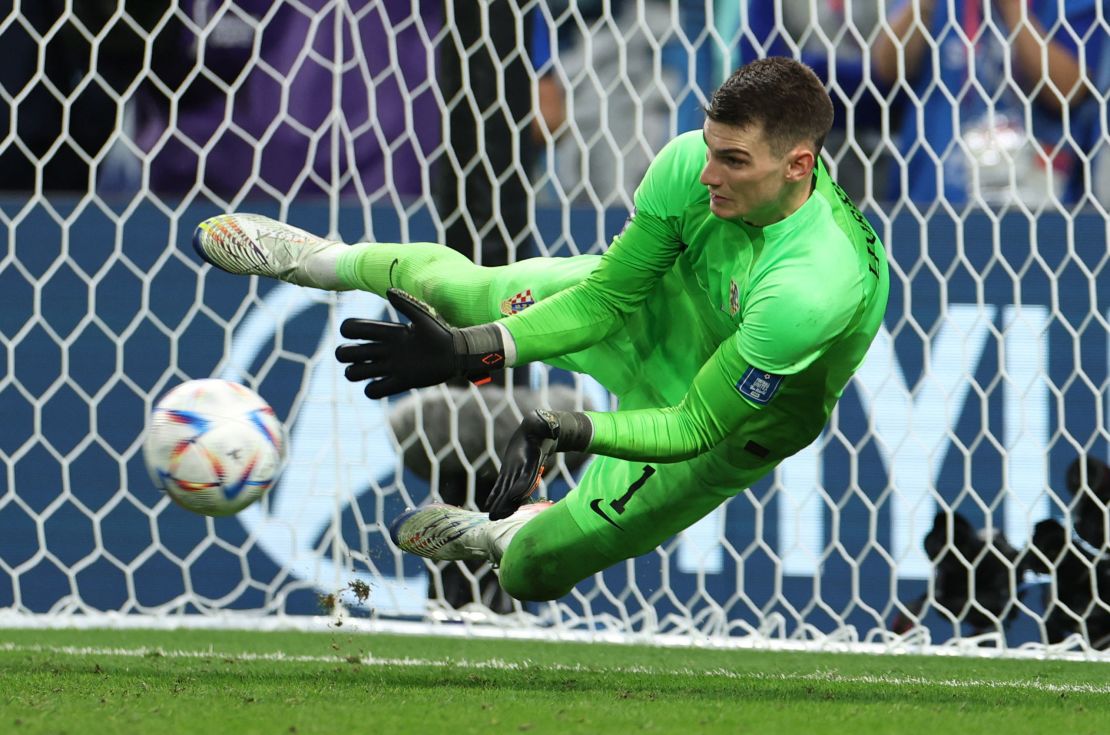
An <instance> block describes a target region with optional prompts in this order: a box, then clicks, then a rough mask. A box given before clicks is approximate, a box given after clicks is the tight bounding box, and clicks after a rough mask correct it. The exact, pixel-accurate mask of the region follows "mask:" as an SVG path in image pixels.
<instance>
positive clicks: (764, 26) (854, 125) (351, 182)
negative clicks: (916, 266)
mask: <svg viewBox="0 0 1110 735" xmlns="http://www.w3.org/2000/svg"><path fill="white" fill-rule="evenodd" d="M3 6H6V8H4V7H3ZM1098 6H1099V3H1098V2H1097V0H1069V2H1067V3H1058V2H1056V0H1029V1H1028V2H1027V1H1026V0H893V1H891V2H882V1H881V0H854V1H853V0H818V1H817V2H815V3H787V2H775V3H767V2H743V3H736V4H729V3H717V4H716V7H714V3H706V2H704V1H703V0H678V1H677V2H671V1H670V0H609V1H608V2H602V0H579V1H578V2H568V1H567V0H542V1H541V2H536V0H531V1H530V2H525V1H523V0H507V1H506V2H504V3H493V4H475V3H473V2H471V1H470V0H351V1H350V2H347V3H340V4H335V3H331V2H329V1H328V0H304V1H303V2H298V3H284V2H282V3H271V2H263V1H262V0H176V2H172V1H171V0H147V1H144V2H138V1H137V0H88V2H83V3H76V4H70V3H67V2H65V0H42V2H38V3H31V4H27V3H23V4H19V6H18V8H17V7H15V6H14V5H13V3H12V2H11V1H10V0H8V2H6V3H3V4H0V13H4V15H5V16H9V15H12V14H13V13H16V12H18V14H19V15H20V16H21V22H18V23H9V24H7V25H6V27H5V28H4V30H3V32H2V33H0V37H2V38H3V40H4V42H5V43H6V45H7V47H8V48H9V49H12V51H13V53H11V54H10V55H9V59H10V60H11V63H9V64H6V65H4V68H3V69H2V70H0V85H2V87H3V90H4V94H3V95H2V97H0V104H2V105H3V106H4V107H6V108H7V109H6V110H5V111H6V112H8V113H9V114H7V115H4V119H5V120H9V121H10V122H9V126H12V127H13V129H10V130H9V131H7V132H8V135H9V136H12V140H13V142H14V144H12V145H8V146H5V148H4V151H3V153H2V154H0V162H2V164H3V165H2V166H0V187H2V188H3V189H7V190H15V191H28V190H36V189H42V190H49V191H55V190H63V191H72V192H85V191H91V190H94V189H95V190H96V191H98V192H100V193H109V192H119V191H122V192H128V191H131V192H133V191H139V190H151V191H154V192H157V193H159V194H163V195H189V194H193V195H196V194H198V193H200V194H203V195H212V196H215V197H220V198H223V199H225V200H226V199H231V198H233V197H236V196H247V195H249V196H256V197H259V196H260V197H267V196H268V197H273V198H275V199H281V198H283V197H290V196H309V195H314V194H315V195H319V194H326V193H334V192H340V193H342V194H344V195H350V196H360V197H362V198H363V199H364V200H366V201H371V202H373V201H378V200H390V199H396V198H401V199H407V198H416V197H422V196H425V195H432V196H434V200H435V203H436V207H437V209H438V210H439V213H440V216H441V217H442V218H444V228H445V232H446V234H447V235H449V236H450V237H447V238H446V239H447V240H448V241H449V242H461V243H462V244H463V245H464V246H466V247H474V248H477V249H479V250H481V251H482V253H483V257H484V258H485V259H486V260H488V261H489V262H496V261H498V260H499V259H501V258H502V256H500V255H499V252H500V251H503V250H504V249H505V246H506V245H507V244H509V243H515V244H517V245H520V244H522V243H524V242H525V240H526V237H525V236H524V235H523V234H522V233H523V231H524V230H525V229H526V223H527V206H528V205H529V204H530V203H534V202H535V201H536V198H537V197H538V198H539V199H540V201H544V200H545V199H546V201H548V202H567V201H569V202H578V203H586V204H591V205H594V206H616V207H627V206H629V204H630V201H631V195H632V192H633V191H634V189H635V186H636V185H637V183H638V181H639V178H640V176H641V175H642V174H643V172H644V170H645V169H646V167H647V165H648V163H649V162H650V161H651V159H652V157H653V156H654V154H655V153H656V152H657V151H658V149H659V148H660V147H661V146H662V145H663V144H664V143H665V142H666V141H667V140H668V139H669V138H670V137H671V136H673V135H674V134H675V133H676V132H681V131H684V130H689V129H693V128H696V127H698V126H699V125H700V124H701V114H700V110H701V105H702V104H703V103H704V102H705V95H706V94H707V93H708V92H709V91H710V90H711V89H712V88H713V86H714V85H715V84H716V83H717V82H719V81H720V80H721V79H722V78H723V76H724V75H725V73H726V72H727V71H728V70H730V69H732V68H734V67H735V66H737V65H739V64H741V63H743V62H745V61H747V60H750V59H752V58H757V57H760V56H766V55H775V54H785V55H792V56H798V57H800V58H802V59H803V60H804V61H806V62H807V63H808V64H809V65H810V66H812V67H813V68H814V69H815V70H816V71H817V72H818V74H819V75H820V76H821V77H822V78H824V79H826V80H827V81H828V84H829V87H830V90H831V92H832V96H833V99H834V101H835V102H836V104H837V107H838V109H837V113H838V114H837V127H836V129H835V131H834V133H833V135H832V136H831V137H830V139H829V141H828V142H827V149H826V157H827V160H828V161H829V163H830V165H831V166H832V168H833V170H834V173H835V174H836V176H837V177H838V179H839V180H840V182H841V183H842V185H843V186H844V187H845V188H846V189H847V190H848V192H849V193H850V194H852V195H853V196H855V197H856V198H857V199H859V200H861V201H863V202H864V203H865V204H867V205H870V206H881V205H883V204H887V203H892V202H899V201H910V202H913V203H915V204H916V205H917V206H919V207H921V208H927V207H930V206H932V205H933V204H934V203H936V202H938V201H941V202H944V203H947V204H948V205H951V206H952V207H954V208H956V209H957V210H959V209H961V208H963V207H964V206H965V205H970V206H1005V205H1007V204H1014V203H1018V202H1020V203H1023V204H1025V205H1028V206H1031V207H1038V206H1041V205H1053V204H1061V205H1063V206H1064V207H1067V208H1071V207H1073V206H1075V205H1080V204H1089V203H1091V202H1093V201H1100V202H1103V203H1105V202H1106V201H1107V200H1108V199H1110V181H1107V179H1108V178H1110V174H1108V171H1110V162H1108V159H1110V155H1107V154H1106V153H1105V149H1106V148H1107V145H1108V141H1110V137H1108V135H1107V131H1106V130H1105V126H1106V123H1105V120H1104V117H1105V116H1104V115H1102V114H1100V113H1101V111H1102V110H1104V109H1105V104H1104V95H1105V90H1106V89H1108V88H1110V55H1108V54H1107V52H1106V42H1107V35H1108V33H1110V29H1108V28H1107V26H1106V24H1105V22H1100V20H1099V15H1100V9H1099V7H1098ZM121 8H122V11H121ZM148 39H149V40H151V41H152V43H150V44H149V45H148ZM40 51H41V53H40ZM337 70H338V72H337ZM445 107H446V109H448V110H449V112H448V113H447V114H444V113H443V112H442V110H443V109H444V108H445ZM13 113H14V114H13ZM13 124H14V125H13ZM63 133H65V135H62V134H63ZM387 182H388V185H387ZM516 202H520V203H521V205H522V206H520V207H517V206H516V205H515V204H514V203H516ZM502 209H503V210H504V211H500V212H499V215H500V216H499V217H494V216H493V212H494V210H502ZM516 210H519V212H516ZM461 212H462V213H465V215H464V214H460V213H461ZM514 212H516V213H514Z"/></svg>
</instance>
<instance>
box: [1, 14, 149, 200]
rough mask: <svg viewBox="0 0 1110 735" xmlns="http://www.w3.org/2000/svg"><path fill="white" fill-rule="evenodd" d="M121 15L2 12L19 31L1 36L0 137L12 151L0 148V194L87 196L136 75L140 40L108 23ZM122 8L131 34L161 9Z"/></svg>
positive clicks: (139, 67)
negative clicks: (40, 191)
mask: <svg viewBox="0 0 1110 735" xmlns="http://www.w3.org/2000/svg"><path fill="white" fill-rule="evenodd" d="M119 5H120V0H86V2H81V3H70V2H66V0H39V1H38V2H34V3H13V2H12V1H11V0H4V1H3V2H0V19H10V18H11V17H12V16H13V15H14V14H16V13H18V14H19V16H21V17H22V18H23V20H24V21H25V22H26V24H27V25H26V26H25V25H23V24H21V23H10V24H7V27H6V28H5V29H4V30H3V32H2V33H0V44H2V45H3V48H4V50H5V53H4V63H3V64H0V88H2V89H3V95H0V120H3V121H4V123H5V127H4V130H3V136H4V137H7V136H12V137H13V138H14V139H16V140H18V141H19V143H18V144H12V143H10V142H9V143H6V144H5V145H3V146H2V147H0V189H8V190H21V191H33V190H35V189H36V187H38V186H40V185H41V187H42V189H43V190H45V191H58V190H63V191H72V192H87V191H92V190H93V186H94V183H93V177H94V174H93V170H94V167H95V166H96V164H97V163H98V161H99V160H100V159H101V158H103V155H104V154H105V149H106V147H108V146H109V145H110V143H111V140H112V136H113V134H114V133H115V131H116V129H117V125H118V123H117V119H118V117H119V113H120V109H119V108H120V107H122V106H123V95H124V93H125V91H126V90H127V88H128V87H129V86H130V85H131V84H132V83H133V82H134V80H135V78H136V76H138V74H139V73H140V72H141V71H142V67H143V43H144V41H143V37H142V36H141V35H140V32H139V31H137V30H135V29H134V28H132V26H131V25H129V24H128V23H125V22H123V21H122V20H120V19H119V18H118V17H115V16H116V13H117V11H118V6H119ZM123 5H124V9H125V10H126V12H127V13H128V15H129V16H130V18H131V19H132V20H133V21H134V23H135V24H136V25H137V26H138V28H139V29H149V28H152V27H153V26H154V25H155V24H156V22H157V20H158V19H159V18H160V17H161V15H162V13H163V12H164V11H165V9H166V7H167V6H168V5H169V2H168V1H163V2H155V1H153V0H151V1H149V2H137V1H136V0H126V1H125V2H124V3H123ZM114 17H115V19H114V20H113V18H114ZM109 23H110V24H111V25H110V26H109ZM51 29H55V30H54V31H53V32H51ZM42 38H49V40H48V41H47V42H45V43H43V42H42V41H40V39H42ZM40 45H41V46H42V47H43V48H44V53H43V62H44V63H43V64H42V66H41V68H40V66H39V50H40ZM94 51H95V53H94ZM94 59H95V61H96V66H95V67H94V66H93V60H94ZM13 128H14V129H13Z"/></svg>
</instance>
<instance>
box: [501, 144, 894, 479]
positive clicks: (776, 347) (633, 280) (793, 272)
mask: <svg viewBox="0 0 1110 735" xmlns="http://www.w3.org/2000/svg"><path fill="white" fill-rule="evenodd" d="M705 160H706V146H705V142H704V140H703V137H702V133H701V131H693V132H690V133H686V134H684V135H681V136H679V137H678V138H676V139H675V140H673V141H672V142H671V143H670V144H668V145H667V146H666V147H665V148H664V149H663V150H662V151H661V152H660V154H659V156H658V157H657V158H656V159H655V161H654V162H653V163H652V165H651V167H650V168H649V170H648V172H647V174H646V175H645V177H644V180H643V182H642V183H641V185H640V187H639V188H638V189H637V191H636V195H635V211H634V212H633V214H632V216H631V217H630V218H629V220H628V223H627V224H626V225H625V228H624V230H623V231H622V232H621V233H620V235H618V236H617V237H616V238H615V239H614V241H613V243H612V245H611V247H610V248H609V250H608V251H607V252H606V253H605V255H604V256H603V257H602V258H601V260H600V263H599V264H598V266H597V267H596V268H595V269H594V271H593V272H592V273H591V275H590V276H589V277H588V278H586V279H585V280H584V281H582V282H581V283H579V284H577V285H575V286H573V287H572V288H569V289H566V290H565V291H562V292H560V293H558V294H555V295H554V296H552V297H551V298H548V299H544V300H543V301H541V302H540V303H538V304H536V305H535V306H533V307H531V308H529V309H527V310H525V311H523V312H521V313H519V314H516V315H514V316H512V317H510V318H508V319H506V320H504V321H503V322H502V323H503V324H504V325H505V327H506V328H507V329H508V331H509V332H510V334H511V335H512V336H513V338H514V341H515V343H516V350H517V358H516V363H517V364H521V363H525V362H530V361H533V360H548V361H552V359H553V358H557V357H559V356H562V355H568V354H571V355H572V354H574V353H580V352H581V351H583V350H587V348H591V346H594V347H593V348H592V349H591V351H592V352H593V354H594V355H595V357H594V359H593V360H592V361H591V363H590V369H589V370H588V371H589V372H590V373H592V374H594V375H595V377H598V379H599V380H601V382H602V383H603V384H605V385H606V387H608V388H609V389H610V390H613V391H614V392H615V393H616V394H617V395H618V396H620V397H621V399H622V402H621V410H619V411H617V412H611V413H597V412H591V413H590V418H591V420H592V422H593V425H594V435H593V440H592V442H591V444H590V451H591V452H593V453H597V454H604V455H610V456H615V457H623V458H627V459H642V460H647V461H663V462H667V461H678V460H682V459H688V458H691V457H694V456H697V455H699V454H702V453H705V452H708V451H709V450H710V449H712V448H715V447H716V448H717V451H718V453H720V454H722V456H723V457H724V458H725V460H726V463H731V464H737V463H739V464H744V463H746V462H748V460H749V459H751V460H755V459H759V460H766V459H773V458H781V457H785V456H789V455H790V454H792V453H794V452H796V451H797V450H798V449H800V448H802V447H804V446H806V445H807V444H809V443H810V442H811V441H812V440H813V439H814V438H815V437H816V436H817V435H818V433H819V432H820V430H821V428H822V427H823V426H824V424H825V422H826V421H827V419H828V417H829V414H830V412H831V410H832V407H833V406H834V404H835V403H836V401H837V399H839V397H840V395H841V394H842V393H843V391H844V387H845V385H846V384H847V382H848V380H849V379H850V378H851V376H852V374H853V372H854V371H855V370H856V369H857V368H858V367H859V365H860V364H861V362H862V361H863V358H864V355H865V354H866V352H867V348H868V346H869V345H870V344H871V341H872V339H873V338H874V336H875V334H876V332H877V331H878V329H879V326H880V324H881V322H882V318H883V313H884V311H885V308H886V302H887V293H888V290H889V280H888V273H887V261H886V253H885V250H884V248H883V245H882V243H881V242H880V241H879V239H878V237H877V236H876V234H875V232H874V230H873V229H872V227H871V225H870V224H869V223H868V222H867V220H866V219H865V218H864V217H863V215H862V214H861V213H860V212H859V210H858V209H857V208H856V207H855V205H854V204H853V203H852V202H851V201H850V200H849V198H848V197H847V196H846V195H845V193H844V191H843V190H842V189H841V188H840V187H839V186H837V184H836V183H835V182H834V181H833V180H832V179H831V178H830V177H829V175H828V172H827V171H826V169H825V168H824V166H823V165H822V164H820V163H818V166H817V169H816V171H815V172H814V177H815V180H816V181H815V186H814V189H813V192H812V194H811V196H810V197H809V198H808V199H807V200H806V202H805V203H804V204H803V205H802V206H801V207H800V208H799V209H798V210H797V211H795V212H794V213H792V214H791V215H790V216H788V217H786V218H785V219H783V220H781V221H779V222H776V223H774V224H772V225H768V226H765V227H755V226H752V225H748V224H746V223H744V222H742V221H733V220H725V219H721V218H719V217H717V216H716V215H714V214H712V212H710V209H709V194H708V190H707V189H706V187H705V186H704V185H703V184H701V183H700V182H699V176H700V174H701V170H702V168H703V166H704V165H705ZM599 348H600V352H598V349H599ZM582 354H585V353H582ZM556 362H557V360H556ZM747 455H754V456H753V457H748V456H747Z"/></svg>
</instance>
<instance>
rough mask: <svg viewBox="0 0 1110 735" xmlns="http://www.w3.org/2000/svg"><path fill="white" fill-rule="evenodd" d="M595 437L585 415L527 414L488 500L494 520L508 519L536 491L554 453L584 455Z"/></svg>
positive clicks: (565, 413) (543, 410)
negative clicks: (580, 453)
mask: <svg viewBox="0 0 1110 735" xmlns="http://www.w3.org/2000/svg"><path fill="white" fill-rule="evenodd" d="M592 438H593V424H591V423H590V419H589V417H588V416H586V414H584V413H575V412H571V411H548V410H547V409H543V408H537V409H536V410H534V411H531V412H530V413H528V414H526V415H525V416H524V420H523V421H521V422H520V426H518V427H517V430H516V432H515V433H514V434H513V436H512V438H511V439H509V445H508V446H507V447H506V448H505V454H504V456H503V457H502V459H501V473H500V474H499V475H498V476H497V481H496V482H494V484H493V489H492V490H490V493H489V498H488V499H487V500H486V510H487V511H488V512H489V517H490V520H493V521H496V520H500V519H501V518H508V517H509V516H511V515H512V514H513V513H515V512H516V509H517V508H519V507H520V506H521V504H522V503H523V502H524V501H525V500H526V499H527V498H528V496H529V495H531V494H532V493H533V492H535V490H536V488H537V487H539V484H540V479H541V478H542V477H543V472H544V467H545V466H546V465H547V461H548V459H550V458H551V455H552V454H554V453H555V452H568V451H570V452H584V451H586V449H587V448H588V447H589V446H590V440H591V439H592Z"/></svg>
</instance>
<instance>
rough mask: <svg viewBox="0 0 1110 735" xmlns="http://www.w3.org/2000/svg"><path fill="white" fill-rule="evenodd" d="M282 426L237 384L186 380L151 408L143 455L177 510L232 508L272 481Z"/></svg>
mask: <svg viewBox="0 0 1110 735" xmlns="http://www.w3.org/2000/svg"><path fill="white" fill-rule="evenodd" d="M287 444H288V442H287V438H286V432H285V427H284V426H283V425H282V423H281V421H280V420H279V419H278V418H277V416H276V415H275V414H274V410H273V409H272V408H271V407H270V405H269V404H268V403H266V401H264V400H262V397H261V396H259V395H258V394H257V393H255V392H254V391H252V390H251V389H250V388H247V387H246V386H244V385H241V384H239V383H234V382H232V381H229V380H219V379H215V378H209V379H204V380H190V381H188V382H186V383H182V384H181V385H179V386H177V387H176V388H174V389H172V390H171V391H169V392H168V393H167V394H166V395H165V396H163V397H162V399H161V400H160V401H159V402H158V404H157V405H156V406H155V407H154V411H153V412H152V413H151V416H150V421H149V424H148V426H147V431H146V438H145V441H144V442H143V458H144V459H145V460H146V466H147V469H148V470H149V471H150V477H151V479H152V480H153V481H154V484H155V485H157V486H158V487H159V488H161V489H162V490H164V491H165V492H166V494H167V495H169V496H170V498H171V499H172V500H173V501H174V502H176V503H177V504H178V505H180V506H181V507H183V508H186V509H188V510H191V511H193V512H194V513H201V514H203V515H208V516H228V515H232V514H234V513H238V512H239V511H241V510H242V509H243V508H246V507H247V506H248V505H250V504H251V503H253V502H255V501H257V500H258V499H259V498H261V497H262V496H264V495H265V494H266V492H267V491H268V490H269V489H270V488H271V487H273V485H274V483H276V482H277V479H278V476H279V475H280V474H281V470H282V467H283V465H284V463H285V456H286V452H287Z"/></svg>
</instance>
